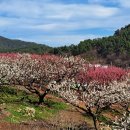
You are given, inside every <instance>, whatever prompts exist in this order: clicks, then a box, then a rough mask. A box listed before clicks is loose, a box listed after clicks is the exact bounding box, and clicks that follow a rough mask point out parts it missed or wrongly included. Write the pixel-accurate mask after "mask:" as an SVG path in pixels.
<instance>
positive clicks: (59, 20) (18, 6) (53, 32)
mask: <svg viewBox="0 0 130 130" xmlns="http://www.w3.org/2000/svg"><path fill="white" fill-rule="evenodd" d="M128 24H130V0H0V35H1V36H4V37H7V38H11V39H20V40H24V41H33V42H37V43H41V44H46V45H49V46H52V47H57V46H63V45H70V44H78V43H79V42H80V41H82V40H85V39H93V38H98V37H103V36H109V35H113V33H114V31H115V30H117V29H119V28H121V27H124V26H125V25H128Z"/></svg>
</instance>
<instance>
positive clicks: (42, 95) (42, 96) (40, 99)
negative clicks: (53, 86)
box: [38, 89, 50, 105]
mask: <svg viewBox="0 0 130 130" xmlns="http://www.w3.org/2000/svg"><path fill="white" fill-rule="evenodd" d="M49 91H50V89H46V91H45V92H44V93H43V94H39V95H38V96H39V102H38V104H39V105H40V104H42V103H43V102H44V98H45V96H46V95H47V94H48V92H49Z"/></svg>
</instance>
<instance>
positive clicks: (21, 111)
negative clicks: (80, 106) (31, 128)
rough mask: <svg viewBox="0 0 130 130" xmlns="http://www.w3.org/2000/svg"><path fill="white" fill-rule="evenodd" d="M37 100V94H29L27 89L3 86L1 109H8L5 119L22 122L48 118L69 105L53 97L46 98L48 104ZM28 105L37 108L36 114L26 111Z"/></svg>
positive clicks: (0, 94) (0, 99)
mask: <svg viewBox="0 0 130 130" xmlns="http://www.w3.org/2000/svg"><path fill="white" fill-rule="evenodd" d="M37 101H38V99H37V98H36V96H35V95H30V94H27V93H26V92H25V91H21V90H16V89H13V88H11V87H10V88H9V87H1V88H0V104H1V109H3V111H6V112H5V115H7V116H5V118H4V119H3V121H8V122H11V123H20V122H24V121H30V120H31V121H32V120H35V121H36V120H47V119H49V118H50V117H53V116H54V115H55V114H57V113H58V112H59V111H61V110H65V109H67V108H68V105H67V104H66V103H64V102H57V101H53V100H51V99H46V100H45V104H46V105H42V106H38V105H36V104H35V102H37ZM2 107H3V108H2ZM27 107H29V108H33V109H35V114H34V116H29V115H27V113H26V112H25V110H26V108H27ZM7 112H8V113H7Z"/></svg>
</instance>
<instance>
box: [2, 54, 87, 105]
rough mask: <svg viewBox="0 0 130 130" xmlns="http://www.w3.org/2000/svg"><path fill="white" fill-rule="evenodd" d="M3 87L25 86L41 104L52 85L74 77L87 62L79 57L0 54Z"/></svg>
mask: <svg viewBox="0 0 130 130" xmlns="http://www.w3.org/2000/svg"><path fill="white" fill-rule="evenodd" d="M0 58H1V59H0V67H1V68H0V79H1V85H4V84H5V83H6V84H17V85H23V86H24V87H25V88H26V89H28V90H29V91H30V92H32V93H35V94H37V95H38V97H39V104H40V103H42V102H43V99H44V97H45V96H46V94H47V93H48V92H49V91H50V90H51V85H53V84H52V83H54V82H55V83H56V84H60V83H61V82H62V81H63V80H68V78H69V79H71V78H72V77H74V76H75V75H76V74H77V72H78V70H79V69H80V68H82V67H83V66H84V64H85V61H84V60H82V59H81V58H79V57H69V58H63V57H58V56H54V55H31V54H0Z"/></svg>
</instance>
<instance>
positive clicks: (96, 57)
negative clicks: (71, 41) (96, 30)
mask: <svg viewBox="0 0 130 130" xmlns="http://www.w3.org/2000/svg"><path fill="white" fill-rule="evenodd" d="M54 54H70V55H71V54H72V55H81V54H82V55H83V56H84V57H85V58H87V59H88V60H89V61H97V62H103V63H104V62H105V63H107V64H114V65H116V66H123V67H126V66H130V59H129V56H130V25H127V26H126V27H124V28H121V29H119V30H116V31H115V33H114V35H113V36H109V37H103V38H97V39H93V40H91V39H88V40H84V41H81V42H80V43H79V44H78V45H71V46H64V47H59V48H54Z"/></svg>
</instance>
